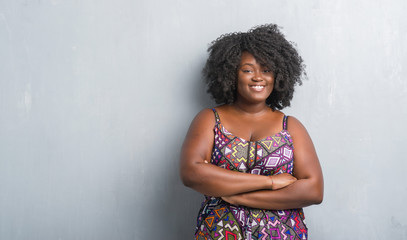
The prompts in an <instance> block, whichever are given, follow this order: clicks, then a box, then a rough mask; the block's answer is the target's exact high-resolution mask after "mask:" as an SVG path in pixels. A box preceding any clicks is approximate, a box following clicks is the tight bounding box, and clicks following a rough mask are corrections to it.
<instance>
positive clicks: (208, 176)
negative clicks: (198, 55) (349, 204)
mask: <svg viewBox="0 0 407 240" xmlns="http://www.w3.org/2000/svg"><path fill="white" fill-rule="evenodd" d="M208 51H209V53H210V54H209V58H208V60H207V63H206V66H205V68H204V71H203V73H204V77H205V78H206V80H207V83H208V92H209V93H210V94H211V95H212V97H213V98H214V99H215V101H216V102H217V103H218V104H222V105H220V106H218V107H215V108H214V109H205V110H203V111H201V112H200V113H198V115H197V116H196V117H195V119H194V120H193V121H192V123H191V126H190V128H189V131H188V133H187V136H186V138H185V142H184V144H183V146H182V151H181V178H182V181H183V183H184V184H185V185H186V186H188V187H191V188H193V189H195V190H196V191H199V192H201V193H203V194H204V195H205V200H204V202H203V203H202V207H201V209H200V211H199V215H198V222H197V228H196V233H195V237H196V239H307V228H306V226H305V223H304V214H303V211H302V207H306V206H309V205H312V204H319V203H321V202H322V198H323V177H322V171H321V167H320V164H319V161H318V157H317V154H316V152H315V149H314V146H313V143H312V141H311V138H310V136H309V135H308V133H307V131H306V129H305V128H304V126H303V125H302V124H301V123H300V122H299V121H298V120H297V119H296V118H294V117H292V116H290V117H287V116H285V115H284V113H282V112H281V111H279V110H281V109H283V108H284V107H287V106H290V101H291V99H292V97H293V92H294V85H296V84H297V83H298V84H301V76H302V75H303V74H304V65H303V63H302V59H301V57H300V56H299V55H298V53H297V51H296V50H295V48H294V47H293V46H292V44H291V43H290V42H288V41H287V40H286V39H285V37H284V35H283V34H282V33H281V32H280V31H279V29H278V27H277V26H276V25H264V26H259V27H256V28H254V29H252V30H250V31H248V32H245V33H240V32H239V33H232V34H227V35H222V36H221V37H220V38H218V39H217V40H215V41H214V42H212V45H211V46H210V47H209V50H208Z"/></svg>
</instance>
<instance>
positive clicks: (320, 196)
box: [312, 187, 324, 205]
mask: <svg viewBox="0 0 407 240" xmlns="http://www.w3.org/2000/svg"><path fill="white" fill-rule="evenodd" d="M323 200H324V189H323V187H317V188H316V189H315V190H314V191H313V194H312V204H316V205H318V204H321V203H322V201H323Z"/></svg>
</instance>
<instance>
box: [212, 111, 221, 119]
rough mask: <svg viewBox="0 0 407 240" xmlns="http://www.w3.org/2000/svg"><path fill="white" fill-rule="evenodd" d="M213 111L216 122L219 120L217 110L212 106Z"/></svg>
mask: <svg viewBox="0 0 407 240" xmlns="http://www.w3.org/2000/svg"><path fill="white" fill-rule="evenodd" d="M212 111H213V113H214V114H215V119H216V123H219V122H220V118H219V114H218V112H217V111H216V110H215V108H212Z"/></svg>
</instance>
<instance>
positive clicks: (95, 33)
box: [0, 0, 407, 240]
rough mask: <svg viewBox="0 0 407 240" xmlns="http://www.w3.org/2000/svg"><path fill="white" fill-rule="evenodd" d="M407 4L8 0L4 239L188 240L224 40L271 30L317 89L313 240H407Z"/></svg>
mask: <svg viewBox="0 0 407 240" xmlns="http://www.w3.org/2000/svg"><path fill="white" fill-rule="evenodd" d="M406 12H407V2H406V1H404V0H393V1H384V0H370V1H367V0H362V1H351V0H339V1H323V0H311V1H300V0H294V1H284V0H281V1H270V0H258V1H250V0H249V1H242V0H233V1H232V0H223V1H219V0H217V1H215V0H206V1H197V0H192V1H190V0H184V1H165V0H157V1H147V0H143V1H141V0H139V1H132V0H117V1H96V0H84V1H82V0H81V1H79V0H72V1H62V0H0V209H1V210H0V239H1V240H3V239H4V240H16V239H18V240H20V239H21V240H26V239H30V240H31V239H32V240H35V239H38V240H40V239H41V240H51V239H53V240H54V239H61V240H62V239H67V240H71V239H85V240H87V239H97V240H104V239H106V240H111V239H125V240H127V239H174V240H175V239H192V235H193V231H194V225H195V217H196V214H197V211H198V209H199V204H200V201H201V195H200V194H198V193H196V192H194V191H192V190H190V189H187V188H185V187H184V186H183V185H182V184H181V182H180V180H179V177H178V155H179V151H180V146H181V143H182V140H183V138H184V135H185V133H186V131H187V126H188V125H189V123H190V121H191V119H192V118H193V116H194V115H195V114H196V113H197V112H198V111H199V110H200V109H202V108H204V107H209V106H213V103H212V102H211V101H210V99H209V98H208V96H207V95H206V93H205V90H204V85H203V84H202V82H201V79H200V71H201V68H202V66H203V63H204V61H205V58H206V48H207V46H208V43H209V42H210V41H212V40H214V39H215V38H217V37H218V36H219V35H220V34H222V33H227V32H232V31H246V30H247V29H249V28H250V27H253V26H255V25H259V24H263V23H277V24H279V25H280V26H282V27H283V32H284V33H285V34H286V36H287V38H288V39H289V40H292V41H294V42H296V43H297V45H298V48H299V51H300V53H301V54H302V56H303V58H304V60H305V62H306V64H307V71H308V78H309V80H307V81H305V82H304V84H303V86H301V87H299V88H298V89H297V92H296V95H295V98H294V100H293V103H292V107H291V108H289V109H286V110H285V112H286V113H287V114H291V115H294V116H296V117H297V118H299V119H300V120H301V121H302V122H303V123H304V125H305V126H306V127H307V129H308V130H309V132H310V134H311V136H312V138H313V140H314V143H315V145H316V147H317V151H318V154H319V157H320V161H321V164H322V167H323V171H324V176H325V199H324V202H323V204H322V205H320V206H315V207H309V208H306V209H305V214H306V217H307V222H308V226H309V229H310V233H309V235H310V239H314V240H318V239H331V240H335V239H338V240H339V239H406V238H407V220H406V218H405V214H406V210H405V208H404V206H405V205H404V204H405V202H406V200H407V187H406V184H405V171H406V169H407V168H406V167H407V166H406V165H407V164H406V160H405V158H406V155H407V150H406V149H407V148H406V147H405V144H406V136H407V127H406V125H405V121H406V119H407V107H406V105H407V82H406V79H405V76H406V75H407V70H406V64H407V48H406V47H407V46H406V45H407V15H406V14H405V13H406Z"/></svg>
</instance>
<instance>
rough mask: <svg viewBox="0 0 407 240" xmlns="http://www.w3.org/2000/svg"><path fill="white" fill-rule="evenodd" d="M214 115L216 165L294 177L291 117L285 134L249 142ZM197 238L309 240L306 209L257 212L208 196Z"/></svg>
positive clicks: (285, 123)
mask: <svg viewBox="0 0 407 240" xmlns="http://www.w3.org/2000/svg"><path fill="white" fill-rule="evenodd" d="M213 112H214V113H215V118H216V125H215V128H214V131H215V142H214V146H213V151H212V159H211V163H212V164H215V165H217V166H219V167H222V168H225V169H229V170H231V171H239V172H246V173H251V174H261V175H276V174H280V173H289V174H292V172H293V144H292V139H291V136H290V134H289V133H288V131H287V116H284V120H283V130H281V132H279V133H276V134H274V135H272V136H269V137H266V138H264V139H261V140H259V141H255V142H248V141H246V140H244V139H242V138H239V137H237V136H234V135H233V134H232V133H230V132H228V131H227V130H226V129H225V128H224V127H223V126H222V124H221V122H220V119H219V115H218V113H217V112H216V110H215V109H213ZM195 237H196V239H205V240H218V239H224V240H231V239H233V240H251V239H256V240H257V239H259V240H260V239H261V240H271V239H284V240H285V239H289V240H292V239H307V228H306V226H305V223H304V213H303V211H302V209H290V210H266V209H256V208H249V207H245V206H235V205H231V204H229V203H227V202H225V201H223V200H222V199H221V198H216V197H211V196H205V200H204V201H203V203H202V207H201V209H200V210H199V214H198V219H197V228H196V232H195Z"/></svg>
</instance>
